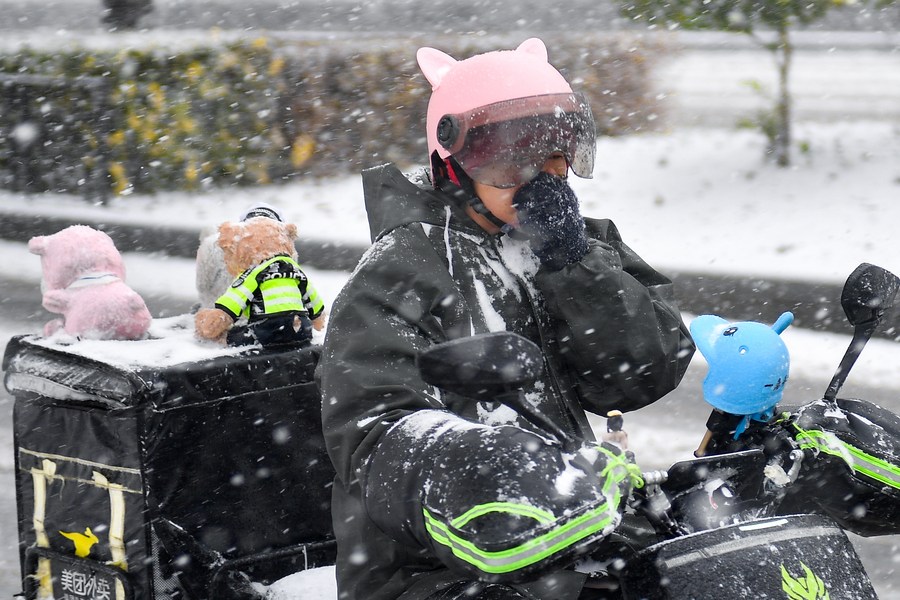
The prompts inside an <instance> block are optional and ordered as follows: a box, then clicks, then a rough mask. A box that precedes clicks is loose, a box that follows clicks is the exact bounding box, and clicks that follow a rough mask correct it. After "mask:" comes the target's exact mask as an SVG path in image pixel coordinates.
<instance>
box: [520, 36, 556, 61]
mask: <svg viewBox="0 0 900 600" xmlns="http://www.w3.org/2000/svg"><path fill="white" fill-rule="evenodd" d="M516 52H525V53H526V54H533V55H534V56H537V57H538V58H540V59H541V60H543V61H544V62H550V57H549V56H548V55H547V46H546V45H544V42H543V41H542V40H541V39H539V38H528V39H527V40H525V41H524V42H522V43H521V44H519V47H518V48H516Z"/></svg>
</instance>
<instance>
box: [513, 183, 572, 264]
mask: <svg viewBox="0 0 900 600" xmlns="http://www.w3.org/2000/svg"><path fill="white" fill-rule="evenodd" d="M513 204H514V205H515V207H516V210H518V213H519V224H520V225H521V231H522V233H524V234H525V235H527V236H528V240H529V243H530V245H531V249H532V251H534V253H535V255H537V257H538V259H539V260H540V261H541V264H543V265H544V266H545V267H547V268H548V269H550V270H551V271H559V270H560V269H562V268H563V267H564V266H566V265H570V264H572V263H576V262H578V261H579V260H581V259H582V258H583V257H584V255H585V254H587V252H588V249H589V245H588V239H587V235H586V234H585V228H584V219H582V217H581V212H580V211H579V210H578V198H576V197H575V192H573V191H572V188H570V187H569V184H568V183H566V180H565V179H563V178H562V177H557V176H556V175H551V174H550V173H545V172H541V173H539V174H538V176H537V177H535V178H534V179H532V180H531V181H529V182H528V183H526V184H525V185H523V186H522V187H521V188H520V189H519V191H518V192H516V195H515V196H514V197H513Z"/></svg>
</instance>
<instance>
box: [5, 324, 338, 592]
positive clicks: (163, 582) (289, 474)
mask: <svg viewBox="0 0 900 600" xmlns="http://www.w3.org/2000/svg"><path fill="white" fill-rule="evenodd" d="M170 326H171V331H170V332H168V334H167V335H164V336H162V337H161V338H157V339H148V340H142V341H128V342H126V341H80V342H76V343H74V344H71V345H62V344H54V343H52V342H51V341H49V340H47V339H42V338H39V337H35V336H17V337H14V338H13V339H12V340H11V341H10V342H9V345H8V346H7V348H6V354H5V356H4V359H3V369H4V371H5V372H6V377H5V384H6V387H7V389H8V390H9V392H10V393H11V394H13V396H14V397H15V410H14V429H15V452H16V457H15V460H16V498H17V504H18V523H19V545H20V559H21V561H22V572H23V586H24V588H25V592H26V597H29V598H33V597H38V598H45V597H46V598H49V597H53V598H58V599H59V598H66V599H71V600H74V599H78V600H81V599H98V600H99V599H106V598H108V599H111V600H116V599H122V598H135V599H138V600H149V599H153V600H156V599H160V598H171V597H173V595H172V594H173V593H174V594H175V596H179V593H180V594H181V596H179V597H185V596H186V597H188V598H212V597H215V598H217V600H218V599H223V598H227V597H228V593H227V590H229V589H236V588H238V587H240V586H241V585H245V584H246V582H247V581H249V580H253V581H262V582H268V581H272V580H274V579H277V578H279V577H282V576H284V575H286V574H288V573H290V572H294V571H298V570H301V569H304V568H312V567H314V566H319V565H321V564H328V563H329V562H332V561H333V554H334V542H333V537H332V531H331V517H330V495H331V482H332V479H333V475H334V473H333V470H332V467H331V463H330V462H329V460H328V456H327V454H326V452H325V445H324V440H323V439H322V434H321V425H320V410H321V404H320V398H319V394H318V391H317V388H316V386H315V384H314V383H313V370H314V368H315V365H316V362H317V359H318V347H317V346H308V347H305V348H302V349H296V348H294V349H290V350H283V351H260V350H250V351H248V350H246V349H245V350H244V351H243V352H240V351H239V350H240V349H237V348H228V349H226V348H213V347H209V348H208V349H205V350H198V345H197V344H193V343H192V344H190V346H192V347H193V348H192V349H191V350H190V352H189V353H184V354H182V355H179V350H178V349H179V345H178V344H177V343H174V344H173V343H172V338H173V336H177V335H181V336H182V337H184V336H185V335H187V336H189V335H190V327H188V326H186V324H185V323H183V322H182V323H179V322H178V321H177V318H173V320H172V323H171V324H170ZM179 330H180V331H181V333H180V334H179V333H178V332H179ZM187 346H188V344H184V347H187ZM198 352H206V353H207V354H208V356H198Z"/></svg>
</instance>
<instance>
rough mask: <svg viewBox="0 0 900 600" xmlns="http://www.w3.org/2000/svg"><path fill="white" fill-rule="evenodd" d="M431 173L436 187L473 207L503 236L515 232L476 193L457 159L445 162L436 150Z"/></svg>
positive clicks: (451, 158) (433, 154)
mask: <svg viewBox="0 0 900 600" xmlns="http://www.w3.org/2000/svg"><path fill="white" fill-rule="evenodd" d="M448 163H449V167H448ZM431 172H432V173H433V174H434V186H435V187H436V188H437V189H439V190H441V191H442V192H444V193H445V194H449V195H450V196H452V197H453V198H455V199H456V200H457V201H458V202H459V203H460V204H461V205H463V206H466V205H468V206H471V207H472V209H473V210H474V211H475V212H477V213H478V214H479V215H481V216H483V217H484V218H485V219H487V220H488V221H490V223H491V224H493V225H494V226H496V227H497V228H499V229H500V233H501V234H504V233H510V232H511V231H513V226H512V225H510V224H509V223H507V222H505V221H502V220H500V219H498V218H497V217H496V216H495V215H494V213H492V212H491V211H490V210H488V207H487V206H485V205H484V202H482V201H481V198H479V197H478V194H476V193H475V184H474V182H473V181H472V178H471V177H469V175H468V174H467V173H466V172H465V171H464V170H463V168H462V166H461V165H460V164H459V163H458V162H457V161H456V159H455V158H453V157H452V156H450V157H448V158H447V160H446V161H445V160H444V159H443V158H441V157H440V155H439V154H438V153H437V150H435V151H434V152H432V153H431Z"/></svg>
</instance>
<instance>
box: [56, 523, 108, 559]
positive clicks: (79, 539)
mask: <svg viewBox="0 0 900 600" xmlns="http://www.w3.org/2000/svg"><path fill="white" fill-rule="evenodd" d="M59 533H60V534H61V535H62V536H63V537H67V538H69V539H70V540H72V543H73V544H75V556H77V557H79V558H85V557H86V556H88V555H89V554H90V553H91V547H92V546H93V545H94V544H96V543H97V542H99V541H100V538H98V537H97V536H96V535H94V532H93V531H91V528H90V527H85V529H84V533H78V532H77V531H75V532H72V533H68V532H66V531H60V532H59Z"/></svg>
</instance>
